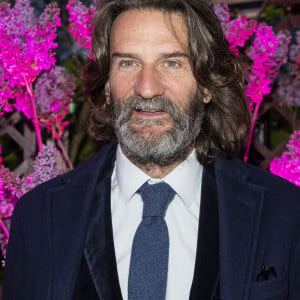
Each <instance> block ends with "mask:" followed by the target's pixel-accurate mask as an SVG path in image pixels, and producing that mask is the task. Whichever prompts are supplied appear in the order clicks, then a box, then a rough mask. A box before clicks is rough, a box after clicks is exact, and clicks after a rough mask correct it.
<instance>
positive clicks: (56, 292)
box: [47, 143, 115, 300]
mask: <svg viewBox="0 0 300 300" xmlns="http://www.w3.org/2000/svg"><path fill="white" fill-rule="evenodd" d="M114 157H115V143H111V144H110V145H108V146H106V147H104V148H103V149H102V150H101V151H100V153H98V154H97V155H96V156H94V157H93V158H92V159H91V160H90V161H89V162H87V163H85V164H83V165H82V166H81V167H78V168H76V169H74V170H73V171H72V172H70V173H67V174H65V175H63V176H62V177H61V178H60V180H61V179H62V181H63V182H64V184H62V185H60V186H58V187H56V188H53V189H50V190H49V191H48V193H47V228H48V241H49V283H48V296H49V297H48V298H49V299H51V300H52V299H53V300H60V299H63V300H72V299H73V295H74V290H75V285H76V279H77V276H78V271H79V268H80V263H81V260H82V254H83V252H84V246H85V241H86V235H87V228H88V224H89V217H90V213H91V206H92V200H93V197H94V194H95V187H96V185H97V182H101V180H102V179H103V177H105V176H109V175H107V174H108V173H109V172H111V170H112V168H113V162H114ZM106 169H107V170H108V171H105V170H106ZM99 174H102V175H101V177H99ZM103 174H104V175H103Z"/></svg>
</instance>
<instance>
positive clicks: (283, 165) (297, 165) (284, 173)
mask: <svg viewBox="0 0 300 300" xmlns="http://www.w3.org/2000/svg"><path fill="white" fill-rule="evenodd" d="M287 148H288V151H287V152H285V153H283V155H282V157H281V158H274V159H273V160H272V162H271V164H270V171H271V172H272V173H273V174H275V175H278V176H280V177H282V178H285V179H287V180H289V181H290V182H292V183H294V184H295V185H298V186H300V131H296V132H295V133H294V134H292V135H291V138H290V140H289V142H288V144H287Z"/></svg>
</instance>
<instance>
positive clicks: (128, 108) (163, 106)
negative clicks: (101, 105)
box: [114, 96, 182, 120]
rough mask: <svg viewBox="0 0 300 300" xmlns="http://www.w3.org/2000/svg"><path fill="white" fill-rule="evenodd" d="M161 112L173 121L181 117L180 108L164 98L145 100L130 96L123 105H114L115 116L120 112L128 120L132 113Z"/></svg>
mask: <svg viewBox="0 0 300 300" xmlns="http://www.w3.org/2000/svg"><path fill="white" fill-rule="evenodd" d="M135 110H137V111H163V112H166V113H168V114H169V115H170V116H171V117H172V118H174V120H177V119H178V117H179V116H181V114H182V113H181V110H180V108H179V107H178V106H177V105H176V104H175V103H174V102H173V101H171V100H170V99H169V98H166V97H161V96H157V97H153V98H151V99H146V98H143V97H141V96H132V97H130V98H128V99H127V100H126V101H125V103H124V104H123V105H121V104H118V103H115V104H114V111H115V114H116V115H119V114H120V112H121V111H122V115H123V116H126V119H129V118H130V116H131V114H132V112H133V111H135Z"/></svg>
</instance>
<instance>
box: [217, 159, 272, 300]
mask: <svg viewBox="0 0 300 300" xmlns="http://www.w3.org/2000/svg"><path fill="white" fill-rule="evenodd" d="M216 182H217V194H218V203H219V224H220V226H219V235H220V289H221V298H222V299H224V300H227V299H228V300H229V299H230V300H240V299H248V297H249V289H250V284H251V282H252V277H253V266H254V258H255V252H256V248H257V241H258V234H259V227H260V220H261V213H262V208H263V202H264V198H265V192H266V191H265V188H264V187H263V186H261V185H259V184H256V183H255V179H254V178H251V171H250V168H249V167H247V166H246V164H244V163H243V162H241V161H238V160H226V159H224V158H220V159H219V160H218V161H217V162H216Z"/></svg>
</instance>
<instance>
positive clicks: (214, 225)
mask: <svg viewBox="0 0 300 300" xmlns="http://www.w3.org/2000/svg"><path fill="white" fill-rule="evenodd" d="M218 219H219V217H218V198H217V191H216V179H215V174H214V165H213V164H210V165H208V166H204V170H203V177H202V188H201V208H200V218H199V229H198V241H197V253H196V262H195V272H194V278H193V283H192V288H191V293H190V300H194V299H195V300H196V299H207V300H211V299H216V298H215V294H216V287H217V284H218V275H219V227H218V223H219V222H218Z"/></svg>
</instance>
